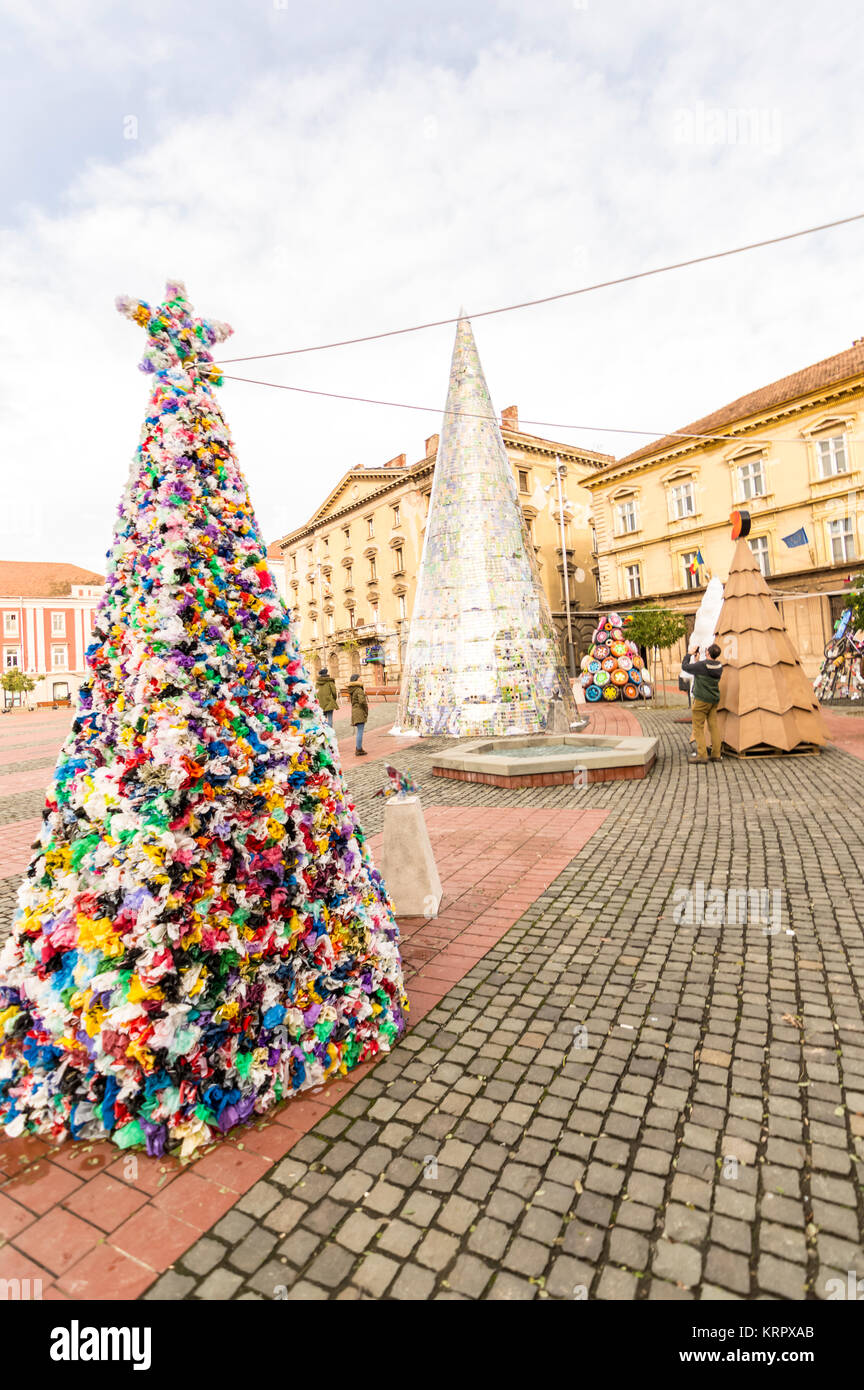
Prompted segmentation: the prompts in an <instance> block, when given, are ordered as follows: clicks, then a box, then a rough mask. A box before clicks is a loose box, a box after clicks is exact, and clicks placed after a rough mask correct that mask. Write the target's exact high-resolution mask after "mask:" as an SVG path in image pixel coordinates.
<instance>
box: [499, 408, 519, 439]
mask: <svg viewBox="0 0 864 1390" xmlns="http://www.w3.org/2000/svg"><path fill="white" fill-rule="evenodd" d="M501 428H502V430H515V431H516V433H517V434H518V432H519V407H518V406H516V405H508V406H507V409H506V410H502V411H501Z"/></svg>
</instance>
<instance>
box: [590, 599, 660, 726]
mask: <svg viewBox="0 0 864 1390" xmlns="http://www.w3.org/2000/svg"><path fill="white" fill-rule="evenodd" d="M626 624H627V619H626V618H622V617H621V615H620V614H619V613H605V614H604V615H603V617H602V618H601V619H600V622H599V624H598V625H597V627H596V628H595V629H594V634H593V636H592V638H591V646H590V647H589V649H588V655H587V656H583V658H582V676H581V681H582V689H583V690H584V692H585V699H586V700H589V701H590V702H591V703H592V704H594V703H596V701H597V700H648V699H650V698H651V686H650V685H649V683H648V679H647V675H648V673H647V671H646V670H645V663H644V662H643V660H642V658H641V656H640V655H639V648H638V647H637V646H636V643H635V642H628V641H627V638H626V636H625V632H626Z"/></svg>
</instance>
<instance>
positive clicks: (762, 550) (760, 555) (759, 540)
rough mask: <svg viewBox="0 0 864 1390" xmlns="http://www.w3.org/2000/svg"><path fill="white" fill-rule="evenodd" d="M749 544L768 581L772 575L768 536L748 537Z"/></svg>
mask: <svg viewBox="0 0 864 1390" xmlns="http://www.w3.org/2000/svg"><path fill="white" fill-rule="evenodd" d="M747 544H748V545H749V547H750V549H751V550H752V552H753V554H754V555H755V557H756V562H757V564H758V565H759V569H760V570H761V571H762V573H763V574H764V575H765V577H766V579H767V577H768V575H769V574H770V573H771V561H770V560H769V558H768V537H767V536H748V537H747Z"/></svg>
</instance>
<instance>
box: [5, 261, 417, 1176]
mask: <svg viewBox="0 0 864 1390" xmlns="http://www.w3.org/2000/svg"><path fill="white" fill-rule="evenodd" d="M117 307H118V308H119V309H120V311H121V312H122V313H124V314H126V315H127V317H129V318H131V319H132V320H133V321H134V322H135V323H138V324H139V325H141V327H143V328H144V329H145V330H146V332H147V346H146V350H145V354H144V360H143V362H142V364H141V365H142V368H143V370H144V371H145V372H147V373H149V374H152V376H153V378H154V380H153V390H152V393H151V396H150V402H149V406H148V409H147V416H146V420H145V423H144V427H143V431H142V434H141V443H140V445H139V448H138V451H137V453H136V455H135V458H134V461H133V465H132V469H131V473H130V477H129V481H128V485H127V488H126V492H125V495H124V497H123V500H122V502H121V505H120V509H119V517H118V520H117V523H116V527H115V532H114V540H113V546H112V549H111V551H110V552H109V556H108V562H109V563H108V576H107V580H106V586H105V593H104V596H103V598H102V600H101V602H100V605H99V609H98V611H97V614H96V618H95V624H94V631H93V641H92V645H91V646H90V647H89V649H88V652H87V666H88V674H87V678H86V680H85V681H84V683H83V685H82V687H81V691H80V693H79V696H78V704H77V710H76V714H75V719H74V722H73V724H72V729H71V732H70V734H69V736H68V738H67V739H66V742H65V744H64V746H63V749H62V751H61V753H60V756H59V759H58V762H57V766H56V769H55V773H54V780H53V782H52V784H51V787H50V789H49V791H48V794H47V798H46V803H45V809H44V811H43V813H42V815H43V826H42V831H41V834H40V837H39V841H38V843H37V844H36V845H35V846H34V853H33V857H32V859H31V861H30V866H29V869H28V870H27V875H26V878H25V880H24V883H23V885H22V887H21V890H20V894H19V905H18V910H17V913H16V917H15V921H14V924H13V934H12V936H11V937H10V939H9V940H8V942H7V943H6V946H5V949H4V950H3V953H2V956H0V1124H3V1125H5V1128H6V1132H7V1134H10V1135H13V1136H15V1135H18V1134H21V1133H23V1132H24V1131H25V1130H30V1131H33V1132H35V1133H38V1134H40V1135H43V1136H46V1137H48V1138H51V1139H54V1140H56V1139H62V1138H65V1137H67V1136H70V1135H71V1136H72V1138H75V1139H94V1138H100V1137H105V1136H109V1135H110V1137H111V1138H112V1139H113V1140H114V1142H115V1143H116V1144H118V1145H119V1146H120V1147H121V1148H128V1147H130V1146H146V1148H147V1150H148V1152H149V1153H151V1154H160V1153H162V1152H164V1151H165V1150H166V1149H172V1150H173V1149H177V1148H179V1150H180V1152H181V1154H187V1155H188V1154H189V1153H191V1152H192V1151H194V1149H195V1148H196V1147H198V1146H199V1145H201V1144H202V1143H205V1142H207V1141H209V1140H210V1139H211V1138H214V1137H216V1136H218V1135H219V1134H220V1133H224V1132H225V1131H227V1130H229V1129H231V1128H232V1127H233V1126H234V1125H236V1124H238V1123H241V1122H244V1121H248V1120H250V1119H251V1118H252V1117H254V1116H256V1115H259V1114H261V1113H263V1112H264V1111H266V1110H268V1109H269V1108H270V1107H271V1106H272V1105H274V1103H276V1102H278V1101H281V1100H283V1099H285V1098H286V1097H290V1096H292V1095H295V1094H296V1093H297V1092H299V1091H303V1090H305V1089H306V1088H308V1087H311V1086H315V1085H317V1084H319V1083H320V1082H322V1081H324V1080H326V1079H327V1078H328V1077H331V1076H333V1075H335V1074H336V1073H340V1072H341V1073H344V1072H345V1071H347V1069H348V1068H350V1067H353V1066H354V1065H356V1064H357V1063H358V1062H361V1061H363V1060H364V1059H366V1058H370V1057H373V1056H375V1054H376V1053H377V1052H379V1050H387V1049H388V1048H389V1046H390V1044H391V1043H392V1042H393V1040H394V1039H395V1038H396V1037H397V1035H398V1034H399V1033H400V1031H401V1030H402V1028H403V1026H404V1014H405V1010H406V1008H407V1000H406V998H405V992H404V987H403V983H402V974H401V964H400V959H399V947H398V933H397V927H396V923H395V920H394V918H393V913H392V909H391V906H390V903H389V901H388V898H387V895H386V891H385V889H384V886H383V884H382V881H381V878H380V876H379V874H378V873H377V871H376V870H375V868H374V867H373V865H372V862H371V859H370V856H369V853H368V851H367V849H366V847H365V845H364V838H363V833H362V831H361V829H360V827H359V826H358V824H357V821H356V818H355V815H354V808H353V806H352V805H351V803H350V802H349V800H348V798H347V794H346V789H345V784H344V781H343V778H342V774H341V770H340V766H339V755H338V751H337V747H336V743H335V741H334V739H333V736H332V734H331V732H330V730H329V728H328V725H327V724H326V721H325V720H324V717H323V715H322V713H321V711H320V709H319V708H318V705H317V703H316V700H315V696H314V692H313V689H312V686H311V684H310V681H309V678H308V676H307V673H306V671H305V670H304V668H303V665H302V663H301V659H300V655H299V650H298V647H297V643H296V640H295V638H294V636H293V635H292V630H291V627H290V622H289V615H288V612H287V610H286V609H285V608H284V606H283V604H282V602H281V600H280V598H279V597H278V595H277V593H276V589H275V585H274V582H273V579H272V577H271V575H270V572H269V570H268V567H267V562H266V559H265V544H264V541H263V539H262V536H261V532H260V530H259V528H258V523H257V521H256V519H255V515H254V513H253V510H252V507H251V504H250V501H249V495H248V491H247V487H246V483H245V481H244V479H243V475H242V473H241V472H240V469H239V467H238V464H237V461H236V458H235V455H234V450H233V447H232V443H231V437H230V434H229V431H228V428H227V425H226V424H225V421H224V419H223V417H222V413H221V410H220V408H219V405H218V403H217V401H216V399H215V396H214V394H213V389H212V388H213V386H214V385H215V384H217V383H218V380H219V373H218V370H217V368H216V367H215V366H214V364H213V361H212V358H211V355H210V351H209V349H210V347H211V346H212V344H213V343H214V342H220V341H222V340H223V339H224V338H226V337H227V336H228V334H229V333H230V332H231V330H230V328H229V327H228V326H227V325H225V324H220V323H213V322H208V321H207V320H206V319H198V318H195V317H193V312H192V308H191V306H190V304H189V302H188V300H187V298H186V294H185V291H184V289H183V286H182V285H180V284H177V283H169V285H168V287H167V294H166V302H165V303H164V304H162V305H160V306H159V307H158V308H155V309H151V308H150V306H149V305H148V304H145V303H144V302H143V301H140V300H129V299H120V300H118V301H117Z"/></svg>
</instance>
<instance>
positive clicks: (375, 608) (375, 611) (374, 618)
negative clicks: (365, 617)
mask: <svg viewBox="0 0 864 1390" xmlns="http://www.w3.org/2000/svg"><path fill="white" fill-rule="evenodd" d="M372 622H373V623H374V624H375V625H376V626H377V623H378V605H377V603H373V604H372Z"/></svg>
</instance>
